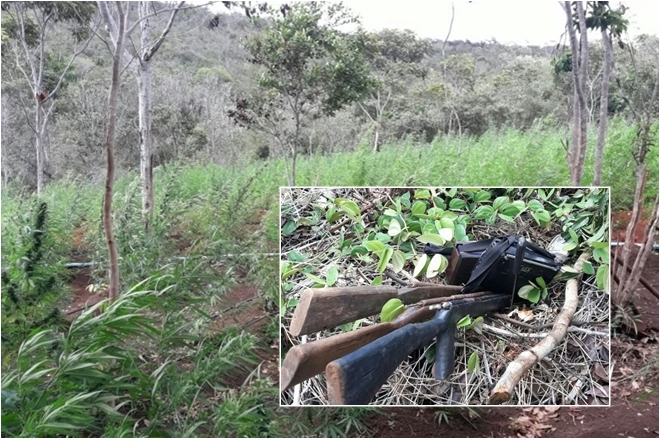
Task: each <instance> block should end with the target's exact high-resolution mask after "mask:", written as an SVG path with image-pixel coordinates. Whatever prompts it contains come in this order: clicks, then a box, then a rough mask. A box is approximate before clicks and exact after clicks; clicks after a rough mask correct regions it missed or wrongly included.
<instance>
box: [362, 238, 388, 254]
mask: <svg viewBox="0 0 660 440" xmlns="http://www.w3.org/2000/svg"><path fill="white" fill-rule="evenodd" d="M364 245H365V246H366V247H367V249H369V250H370V251H371V252H376V253H378V252H382V251H383V249H385V244H384V243H383V242H382V241H380V240H371V241H367V242H365V243H364Z"/></svg>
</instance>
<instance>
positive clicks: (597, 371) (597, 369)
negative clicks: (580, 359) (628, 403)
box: [592, 364, 610, 383]
mask: <svg viewBox="0 0 660 440" xmlns="http://www.w3.org/2000/svg"><path fill="white" fill-rule="evenodd" d="M592 373H593V374H594V376H596V377H597V378H599V379H600V380H602V381H603V382H605V383H609V381H610V375H609V374H608V373H607V370H605V367H603V366H602V365H601V364H595V365H594V368H593V370H592Z"/></svg>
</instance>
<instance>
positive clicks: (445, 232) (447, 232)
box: [438, 228, 454, 241]
mask: <svg viewBox="0 0 660 440" xmlns="http://www.w3.org/2000/svg"><path fill="white" fill-rule="evenodd" d="M438 232H439V235H440V237H442V239H443V240H445V241H451V239H452V238H454V228H442V229H440V231H438Z"/></svg>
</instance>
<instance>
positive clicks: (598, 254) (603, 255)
mask: <svg viewBox="0 0 660 440" xmlns="http://www.w3.org/2000/svg"><path fill="white" fill-rule="evenodd" d="M593 256H594V260H596V261H597V262H598V263H609V262H610V253H609V252H608V250H607V249H604V248H596V249H594V252H593Z"/></svg>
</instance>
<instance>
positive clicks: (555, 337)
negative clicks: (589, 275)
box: [489, 253, 589, 404]
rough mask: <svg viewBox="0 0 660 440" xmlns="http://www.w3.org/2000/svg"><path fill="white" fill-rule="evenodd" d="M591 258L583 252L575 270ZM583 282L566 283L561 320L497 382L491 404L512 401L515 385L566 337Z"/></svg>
mask: <svg viewBox="0 0 660 440" xmlns="http://www.w3.org/2000/svg"><path fill="white" fill-rule="evenodd" d="M588 258H589V254H587V253H584V254H582V255H580V257H579V258H578V260H577V262H576V263H575V266H574V268H575V270H577V271H578V272H580V273H581V272H582V263H583V262H584V261H586V260H587V259H588ZM579 284H580V276H578V277H576V278H573V279H570V280H568V281H567V282H566V299H565V301H564V307H562V309H561V311H560V312H559V315H558V316H557V320H556V321H555V324H554V325H553V326H552V330H551V331H550V332H549V333H548V335H547V336H546V337H545V338H544V339H543V340H542V341H541V342H539V343H538V344H537V345H536V346H534V347H532V348H531V349H529V350H526V351H524V352H522V353H521V354H520V355H518V357H517V358H516V359H515V360H514V361H513V362H511V363H510V364H509V365H508V367H507V368H506V371H505V372H504V374H503V375H502V377H501V378H500V380H499V381H498V382H497V384H496V385H495V388H493V390H492V391H491V394H490V401H489V403H491V404H500V403H504V402H507V401H509V399H511V396H512V395H513V390H514V388H515V387H516V385H517V384H518V383H519V382H520V380H521V379H522V377H523V376H524V375H525V373H527V372H528V371H529V370H530V369H531V368H532V367H533V366H534V365H535V364H536V363H537V362H539V361H540V360H541V359H543V358H545V357H546V356H547V355H548V354H549V353H550V352H551V351H552V350H553V349H554V348H555V347H557V345H558V344H559V342H560V341H561V340H562V339H563V338H564V336H565V335H566V331H567V329H568V328H569V326H570V325H571V320H572V319H573V315H575V311H576V310H577V307H578V290H579Z"/></svg>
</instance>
